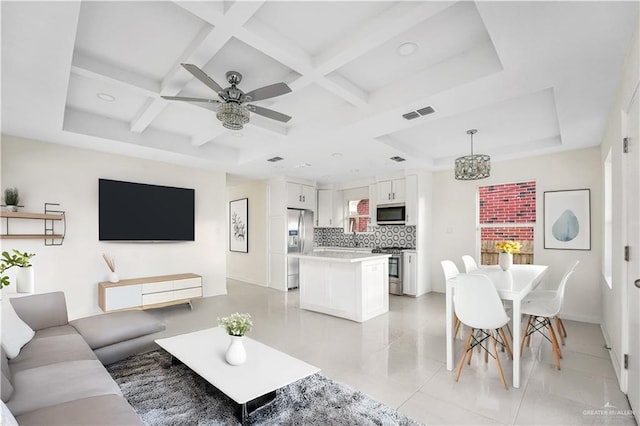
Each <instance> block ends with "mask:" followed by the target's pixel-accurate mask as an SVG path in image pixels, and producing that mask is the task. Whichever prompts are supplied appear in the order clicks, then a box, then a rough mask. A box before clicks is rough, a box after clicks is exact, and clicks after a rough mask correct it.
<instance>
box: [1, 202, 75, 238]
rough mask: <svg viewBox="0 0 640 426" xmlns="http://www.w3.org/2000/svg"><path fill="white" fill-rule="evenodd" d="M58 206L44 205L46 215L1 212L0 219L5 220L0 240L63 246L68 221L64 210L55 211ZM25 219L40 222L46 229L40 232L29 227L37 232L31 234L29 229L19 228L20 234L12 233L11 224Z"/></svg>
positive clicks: (53, 204) (52, 204) (41, 229)
mask: <svg viewBox="0 0 640 426" xmlns="http://www.w3.org/2000/svg"><path fill="white" fill-rule="evenodd" d="M57 206H59V204H55V203H44V213H31V212H10V211H0V219H4V221H3V222H4V223H3V225H4V226H3V229H2V231H0V232H1V233H0V240H9V239H11V240H44V245H45V246H60V245H62V242H63V241H64V237H65V235H66V233H67V223H66V222H67V219H66V217H65V214H64V211H63V210H54V209H56V208H57ZM23 219H27V220H40V221H42V222H43V224H44V227H43V228H40V230H39V231H38V230H36V229H35V228H33V227H31V226H30V225H29V226H28V227H27V228H31V229H34V231H35V232H29V231H28V230H26V229H27V228H22V229H21V228H17V229H16V230H17V231H18V232H15V231H14V232H12V229H10V224H13V223H14V222H15V221H20V220H23ZM11 228H13V227H11ZM13 229H15V228H13ZM60 231H62V232H60Z"/></svg>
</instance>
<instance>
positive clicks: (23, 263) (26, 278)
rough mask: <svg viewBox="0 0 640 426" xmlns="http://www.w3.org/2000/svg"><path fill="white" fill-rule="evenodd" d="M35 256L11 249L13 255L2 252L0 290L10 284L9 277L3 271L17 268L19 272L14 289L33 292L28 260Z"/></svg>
mask: <svg viewBox="0 0 640 426" xmlns="http://www.w3.org/2000/svg"><path fill="white" fill-rule="evenodd" d="M35 255H36V254H35V253H27V252H24V253H22V252H20V251H18V250H16V249H13V254H9V252H7V251H3V252H2V258H0V289H2V288H4V287H6V286H8V285H9V284H10V281H9V277H8V276H7V275H5V271H6V270H7V269H9V268H12V267H14V266H17V267H19V268H20V271H21V273H20V274H19V276H18V277H17V279H16V281H17V286H16V287H17V288H18V289H17V291H18V292H31V291H33V268H32V265H31V262H29V260H30V259H31V258H32V257H33V256H35Z"/></svg>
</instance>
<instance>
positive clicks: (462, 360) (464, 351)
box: [456, 328, 474, 382]
mask: <svg viewBox="0 0 640 426" xmlns="http://www.w3.org/2000/svg"><path fill="white" fill-rule="evenodd" d="M473 332H474V329H473V328H472V329H471V331H469V337H467V341H466V342H465V343H464V348H463V349H462V356H461V357H460V362H459V363H458V373H457V374H456V382H457V381H458V379H459V378H460V373H462V367H463V366H464V359H465V358H466V356H467V350H468V349H469V342H471V336H472V335H473ZM469 352H473V351H469Z"/></svg>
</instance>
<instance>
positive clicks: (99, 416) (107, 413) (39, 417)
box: [17, 395, 142, 426]
mask: <svg viewBox="0 0 640 426" xmlns="http://www.w3.org/2000/svg"><path fill="white" fill-rule="evenodd" d="M17 420H18V421H19V422H20V426H30V425H33V426H36V425H38V426H40V425H52V426H53V425H56V426H58V425H59V426H86V425H105V426H106V425H127V426H129V425H141V424H142V422H141V421H140V418H139V417H138V415H137V414H136V412H135V411H134V410H133V408H131V406H130V405H129V404H128V403H127V401H126V400H125V399H124V398H122V397H120V396H117V395H103V396H94V397H91V398H82V399H77V400H75V401H69V402H65V403H63V404H58V405H54V406H51V407H45V408H41V409H39V410H34V411H30V412H28V413H25V414H22V415H20V416H18V419H17Z"/></svg>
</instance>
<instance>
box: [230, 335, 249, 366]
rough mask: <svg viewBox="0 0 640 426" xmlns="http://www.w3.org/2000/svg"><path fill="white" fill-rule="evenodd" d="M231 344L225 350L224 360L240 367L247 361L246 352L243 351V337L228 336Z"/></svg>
mask: <svg viewBox="0 0 640 426" xmlns="http://www.w3.org/2000/svg"><path fill="white" fill-rule="evenodd" d="M229 337H231V343H230V344H229V348H227V353H226V355H225V359H226V360H227V362H228V363H229V364H231V365H241V364H244V362H245V361H246V360H247V351H246V350H245V349H244V343H243V338H244V336H229Z"/></svg>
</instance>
